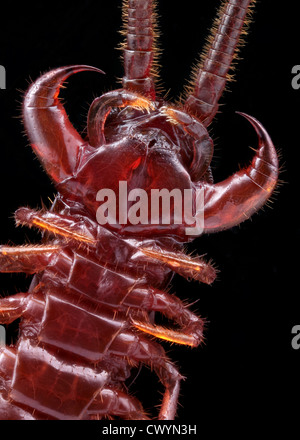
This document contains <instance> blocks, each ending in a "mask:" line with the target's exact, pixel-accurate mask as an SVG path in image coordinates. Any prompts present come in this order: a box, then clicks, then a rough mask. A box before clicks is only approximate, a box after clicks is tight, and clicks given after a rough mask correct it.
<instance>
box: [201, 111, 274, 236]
mask: <svg viewBox="0 0 300 440" xmlns="http://www.w3.org/2000/svg"><path fill="white" fill-rule="evenodd" d="M239 114H240V115H241V116H244V117H245V118H246V119H248V121H249V122H250V123H251V124H252V125H253V127H254V128H255V130H256V133H257V135H258V138H259V147H258V150H257V152H256V155H255V156H254V158H253V160H252V163H251V164H250V165H249V166H248V167H247V168H244V169H242V170H240V171H239V172H237V173H235V174H234V175H233V176H231V177H229V178H228V179H226V180H224V181H223V182H220V183H217V184H206V183H204V184H203V185H202V184H201V183H200V182H199V183H198V187H199V188H200V189H204V231H203V232H204V233H209V232H216V231H220V230H224V229H228V228H231V227H233V226H236V225H238V224H239V223H241V222H243V221H244V220H246V219H248V218H249V217H251V215H252V214H253V213H254V212H256V211H257V210H258V209H260V208H261V207H262V206H263V205H264V204H265V202H266V201H267V200H268V199H269V198H270V196H271V194H272V192H273V190H274V188H275V186H276V184H277V181H278V168H279V167H278V157H277V153H276V150H275V147H274V145H273V143H272V140H271V138H270V136H269V135H268V133H267V131H266V130H265V129H264V127H263V126H262V125H261V123H260V122H258V121H257V120H256V119H255V118H253V117H252V116H248V115H246V114H244V113H239Z"/></svg>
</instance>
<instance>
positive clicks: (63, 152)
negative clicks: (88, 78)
mask: <svg viewBox="0 0 300 440" xmlns="http://www.w3.org/2000/svg"><path fill="white" fill-rule="evenodd" d="M82 71H95V72H99V73H104V72H102V71H101V70H99V69H97V68H96V67H91V66H85V65H74V66H67V67H60V68H58V69H55V70H51V71H50V72H48V73H46V74H44V75H42V76H41V77H40V78H39V79H38V80H37V81H35V82H34V83H33V84H31V86H30V87H29V89H28V91H27V92H26V94H25V99H24V102H23V119H24V125H25V129H26V132H27V135H28V137H29V140H30V142H31V144H32V148H33V150H34V152H35V153H36V155H37V156H38V158H39V159H40V161H41V163H42V165H43V166H44V168H45V170H46V172H47V173H48V174H49V176H50V177H51V178H52V179H53V181H54V182H55V183H59V182H61V181H63V180H64V179H65V178H67V177H70V176H71V175H72V174H73V172H74V169H75V165H76V161H77V156H78V152H79V148H80V146H81V145H82V144H83V143H84V141H83V140H82V138H81V136H80V135H79V134H78V133H77V131H76V130H75V129H74V127H73V125H72V124H71V122H70V121H69V119H68V116H67V114H66V111H65V109H64V107H63V105H62V103H61V102H60V100H59V99H58V95H59V90H60V88H61V87H62V84H63V82H64V81H65V80H66V79H67V78H68V77H69V76H71V75H73V74H74V73H77V72H82Z"/></svg>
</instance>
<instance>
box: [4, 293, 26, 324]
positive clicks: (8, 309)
mask: <svg viewBox="0 0 300 440" xmlns="http://www.w3.org/2000/svg"><path fill="white" fill-rule="evenodd" d="M27 302H28V294H27V293H17V294H16V295H12V296H8V297H7V298H2V299H0V324H10V323H11V322H13V321H15V320H16V319H18V318H20V317H21V316H22V314H23V312H24V310H25V308H26V305H27Z"/></svg>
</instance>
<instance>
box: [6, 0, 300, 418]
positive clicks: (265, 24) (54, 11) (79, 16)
mask: <svg viewBox="0 0 300 440" xmlns="http://www.w3.org/2000/svg"><path fill="white" fill-rule="evenodd" d="M120 3H121V1H119V0H118V1H117V0H114V1H105V0H97V1H95V0H94V1H92V0H90V1H84V0H82V1H81V2H70V3H69V2H62V1H60V2H56V1H51V3H46V2H26V4H25V2H23V3H18V6H17V4H16V3H15V2H10V4H9V5H8V7H7V9H6V13H5V15H4V16H2V19H1V40H0V46H1V50H0V64H2V65H3V66H4V67H5V68H6V73H7V89H6V90H1V91H0V109H1V118H0V136H1V139H0V145H1V155H0V163H1V174H0V178H1V216H0V222H1V228H0V234H1V237H0V242H1V243H4V244H7V243H15V244H21V243H23V242H24V241H26V242H28V241H34V242H38V239H39V237H38V234H37V233H36V232H33V231H28V230H25V229H15V228H14V222H13V218H12V215H13V212H14V211H15V210H16V209H17V208H18V207H19V206H30V207H33V208H36V207H38V206H40V205H41V200H43V202H44V203H46V204H48V205H49V202H48V197H50V198H51V199H53V194H54V193H55V190H54V187H53V186H52V184H51V183H50V181H49V179H48V177H47V175H46V174H45V173H44V172H43V170H42V169H41V167H40V165H39V163H38V161H37V160H36V159H35V158H34V155H33V153H32V152H31V149H30V147H29V146H28V141H27V139H26V138H25V137H24V136H23V127H22V124H21V120H20V119H19V116H20V102H21V100H22V91H24V90H26V88H27V86H28V82H29V81H30V80H31V79H32V80H34V79H36V78H37V77H38V76H39V75H40V73H42V72H45V71H47V70H49V69H51V68H54V67H58V66H63V65H68V64H90V65H94V66H97V67H99V68H101V69H102V70H104V71H105V72H106V75H105V76H103V75H100V76H99V75H97V74H95V73H81V74H78V75H75V76H74V77H73V78H71V79H70V80H69V81H68V88H67V89H66V90H64V91H63V98H64V101H65V102H66V108H67V110H68V113H69V115H70V119H71V120H72V122H73V123H74V125H75V126H76V127H77V129H78V130H79V131H82V130H84V128H85V123H86V114H87V109H88V106H89V104H90V103H91V101H92V99H93V98H94V97H95V96H99V95H101V94H102V93H103V92H106V91H108V90H111V89H113V88H117V87H119V83H118V81H117V78H120V77H121V76H122V73H123V72H122V65H121V61H120V52H119V51H117V50H116V47H117V45H118V43H119V42H120V39H121V37H120V35H119V34H118V30H119V29H120V25H121V9H120ZM218 4H219V2H218V1H217V0H214V1H209V0H207V1H201V2H199V1H196V0H186V1H184V2H182V1H174V0H161V1H159V14H160V19H159V24H160V29H161V38H160V46H161V48H162V49H163V54H162V56H161V58H160V63H161V77H162V80H163V84H164V86H165V89H166V90H168V89H170V93H169V99H170V100H172V99H175V98H176V97H177V96H178V95H179V94H180V92H181V91H182V88H183V85H184V84H185V82H186V80H187V79H188V77H189V74H190V70H191V69H190V68H191V66H192V64H193V62H194V61H195V59H196V58H197V56H198V53H199V51H200V50H201V47H203V44H204V41H205V36H206V35H207V33H208V30H209V28H210V25H211V23H212V19H213V17H214V14H215V10H216V8H217V6H218ZM295 5H296V2H295V1H294V2H292V1H288V2H285V3H284V4H281V6H280V7H279V6H277V3H276V4H275V2H274V1H273V2H272V1H271V0H261V1H260V2H259V3H258V4H257V8H256V13H255V21H254V23H253V24H252V25H251V29H250V33H249V35H248V37H247V45H246V47H245V48H244V49H243V51H242V56H243V59H242V61H241V62H239V65H238V68H237V70H236V82H234V83H232V84H231V86H230V92H227V93H226V94H225V95H224V97H223V99H222V103H223V104H224V106H223V107H222V113H221V114H220V115H218V117H217V118H216V120H215V121H214V122H213V124H212V126H211V129H212V136H213V138H214V139H215V140H216V152H215V158H214V160H213V163H212V165H213V170H214V175H215V180H216V181H218V180H221V179H224V178H225V177H227V176H228V175H229V174H231V173H233V172H234V171H236V170H237V169H238V168H239V166H243V165H245V164H247V163H248V162H249V160H250V158H251V156H252V154H253V152H252V151H251V149H250V148H249V146H254V147H255V146H256V136H255V134H254V132H253V129H252V128H251V127H250V125H249V124H248V123H247V122H246V121H245V120H244V119H242V118H241V117H240V116H238V115H236V114H235V111H242V112H245V113H248V114H250V115H253V116H254V117H256V118H257V119H259V120H260V121H261V122H262V123H263V125H264V126H265V127H266V128H267V130H268V131H269V133H270V135H271V137H272V139H273V142H274V144H275V145H276V146H277V147H278V150H279V151H280V152H281V153H282V159H281V163H282V165H283V172H282V174H281V179H282V180H284V181H285V183H284V184H283V185H282V186H281V187H279V193H278V194H277V195H276V196H275V197H274V203H273V204H272V208H273V209H269V208H265V210H263V211H261V212H260V213H259V214H256V215H255V216H254V217H253V219H252V220H250V221H247V222H245V223H243V224H242V225H240V226H239V227H235V228H233V229H232V230H229V231H226V232H222V233H218V234H214V235H209V236H205V237H203V238H199V239H197V240H195V242H194V243H193V244H192V245H191V246H190V249H191V250H193V249H195V250H197V252H198V253H199V254H203V253H206V254H207V256H208V258H212V259H213V260H214V262H215V263H216V265H217V267H218V269H219V270H220V274H219V277H218V280H217V281H216V282H215V283H214V285H213V286H211V287H209V286H203V285H200V286H199V285H198V284H197V283H194V282H192V283H188V282H187V281H185V280H183V279H180V278H179V277H175V278H174V280H173V289H172V291H174V292H177V295H178V296H179V297H180V298H182V299H189V301H190V302H193V301H195V300H197V299H200V301H199V302H198V303H197V304H195V305H194V306H192V308H193V310H196V311H198V313H200V314H201V315H202V316H204V317H206V318H207V319H208V321H209V324H208V330H207V332H206V344H205V345H204V346H202V347H200V348H198V349H193V350H191V349H189V348H185V347H179V346H175V345H174V346H172V347H169V345H167V344H164V345H165V347H166V350H167V351H168V352H169V355H170V357H171V358H172V359H173V360H174V361H175V362H176V364H177V365H178V366H179V367H180V371H181V372H182V374H183V375H185V376H186V377H187V379H186V381H185V382H184V383H183V385H182V391H181V397H180V404H181V406H180V407H179V410H178V417H179V420H183V419H187V418H190V419H191V420H194V421H197V422H200V421H201V419H206V418H207V416H210V417H211V418H212V420H219V418H220V417H221V416H225V417H226V419H227V422H229V423H232V424H234V421H235V419H236V417H237V416H238V414H244V415H246V416H248V417H250V419H251V420H254V419H256V418H257V416H262V417H264V416H265V413H266V411H269V410H271V411H272V413H273V414H274V411H276V412H279V413H280V412H281V410H283V409H284V408H285V409H286V408H288V409H292V408H293V405H294V401H295V399H296V397H297V395H298V393H299V385H298V374H299V372H300V369H299V367H300V361H299V360H300V350H298V351H297V350H293V349H292V346H291V339H292V334H291V329H292V327H293V326H294V325H300V310H299V305H300V300H299V288H298V283H297V281H298V276H297V275H298V271H299V268H298V261H299V260H298V240H297V239H298V237H299V221H298V212H299V210H298V188H299V186H298V177H299V171H298V163H299V136H298V129H299V122H298V121H299V110H298V104H299V102H300V90H299V91H297V90H293V88H292V86H291V79H292V74H291V69H292V67H293V66H294V65H296V64H300V55H299V53H300V52H299V50H298V47H299V46H300V37H298V35H297V27H298V23H297V11H296V10H295V7H296V6H295ZM28 283H29V280H28V279H26V278H25V277H23V276H22V275H2V276H1V291H2V292H3V294H5V295H6V294H13V293H15V292H17V291H20V290H22V289H26V286H28ZM16 332H17V329H16V327H12V328H11V330H10V333H9V338H12V339H13V338H15V337H16V334H17V333H16ZM8 342H10V341H8ZM156 389H157V390H158V391H162V388H161V387H160V386H159V385H158V383H157V379H156V377H155V376H154V374H151V373H150V372H147V371H146V369H143V371H142V373H141V374H140V375H139V376H138V378H137V379H136V381H135V383H134V385H133V386H132V391H133V392H135V393H137V395H138V396H139V397H140V398H141V400H142V401H143V402H144V405H145V407H146V408H151V407H152V406H153V405H155V404H157V403H158V401H159V399H160V395H159V394H158V392H157V391H156Z"/></svg>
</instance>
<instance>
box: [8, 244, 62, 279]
mask: <svg viewBox="0 0 300 440" xmlns="http://www.w3.org/2000/svg"><path fill="white" fill-rule="evenodd" d="M59 249H60V247H59V246H55V245H53V246H52V245H45V246H15V247H14V246H0V272H3V273H11V272H23V273H27V274H34V273H37V272H41V271H43V270H44V269H45V268H46V267H47V266H48V264H49V263H50V259H51V257H52V255H53V253H55V252H57V251H58V250H59Z"/></svg>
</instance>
